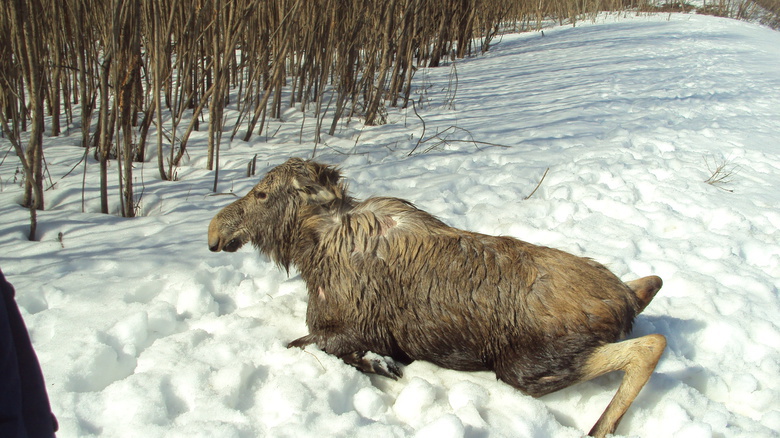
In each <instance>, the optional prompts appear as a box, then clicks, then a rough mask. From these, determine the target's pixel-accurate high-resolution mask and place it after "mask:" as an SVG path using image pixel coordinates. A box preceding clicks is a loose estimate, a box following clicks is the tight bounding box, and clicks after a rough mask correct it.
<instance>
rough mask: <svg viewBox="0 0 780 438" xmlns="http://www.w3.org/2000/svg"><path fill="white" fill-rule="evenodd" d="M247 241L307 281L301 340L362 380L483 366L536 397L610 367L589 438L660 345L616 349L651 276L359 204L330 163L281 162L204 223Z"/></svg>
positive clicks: (221, 246)
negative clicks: (412, 367)
mask: <svg viewBox="0 0 780 438" xmlns="http://www.w3.org/2000/svg"><path fill="white" fill-rule="evenodd" d="M248 242H251V243H252V244H253V245H254V246H255V247H256V248H258V249H259V250H260V251H261V252H263V253H265V254H266V255H268V256H269V257H270V258H271V259H272V260H273V261H275V262H276V263H277V264H278V265H279V266H280V267H284V268H285V269H287V270H289V267H290V265H293V266H295V267H296V268H297V269H298V271H299V273H300V275H301V277H302V278H303V279H304V281H305V283H306V287H307V290H308V307H307V314H306V323H307V326H308V328H309V332H310V333H309V334H308V335H306V336H303V337H301V338H299V339H296V340H294V341H292V342H290V343H289V345H288V346H289V347H301V348H303V347H305V346H306V345H309V344H316V346H318V347H319V348H321V349H322V350H323V351H325V352H327V353H329V354H332V355H335V356H337V357H339V358H341V359H342V360H343V361H344V362H346V363H347V364H350V365H352V366H354V367H356V368H358V369H359V370H361V371H363V372H366V373H375V374H379V375H383V376H387V377H390V378H394V379H397V378H399V377H401V368H400V365H399V363H400V364H409V363H410V362H412V361H414V360H418V359H419V360H425V361H429V362H432V363H434V364H436V365H438V366H441V367H444V368H450V369H454V370H462V371H480V370H491V371H493V372H495V374H496V377H497V378H498V379H500V380H502V381H504V382H506V383H508V384H509V385H512V386H513V387H515V388H517V389H519V390H520V391H522V392H523V393H525V394H528V395H530V396H533V397H539V396H542V395H544V394H548V393H550V392H553V391H557V390H560V389H562V388H565V387H568V386H571V385H573V384H575V383H578V382H583V381H587V380H590V379H593V378H596V377H598V376H601V375H603V374H606V373H609V372H611V371H619V370H622V371H624V375H623V379H622V382H621V384H620V386H619V388H618V389H617V392H616V394H615V396H614V397H613V399H612V401H611V402H610V403H609V405H608V406H607V407H606V409H605V411H604V413H603V414H602V415H601V417H600V418H599V419H598V421H597V422H596V423H595V425H594V426H593V428H592V429H591V430H590V432H589V435H591V436H594V437H604V436H605V435H607V434H609V433H613V432H614V431H615V428H616V427H617V425H618V423H619V422H620V419H621V417H622V416H623V414H625V412H626V410H627V409H628V408H629V406H630V405H631V403H632V402H633V401H634V399H635V398H636V396H637V394H638V393H639V391H640V390H641V389H642V387H643V386H644V385H645V383H646V382H647V381H648V379H649V378H650V375H651V374H652V372H653V370H654V369H655V367H656V364H657V363H658V360H659V359H660V357H661V354H662V353H663V351H664V349H665V347H666V338H665V337H664V336H663V335H661V334H650V335H646V336H642V337H639V338H635V339H629V340H622V339H623V338H624V337H625V336H626V335H628V334H629V333H630V332H631V329H632V325H633V321H634V318H635V317H636V316H637V315H638V314H639V313H640V312H642V311H643V310H644V309H645V307H646V306H647V305H648V304H649V303H650V301H651V300H652V299H653V297H654V296H655V295H656V293H657V292H658V290H659V289H660V288H661V285H662V281H661V279H660V278H659V277H657V276H649V277H644V278H640V279H637V280H633V281H628V282H626V283H624V282H622V281H621V280H620V279H618V278H617V277H616V276H615V275H614V274H613V273H612V272H610V271H609V270H608V269H607V268H606V267H604V266H603V265H601V264H599V263H597V262H595V261H593V260H591V259H588V258H582V257H578V256H575V255H572V254H569V253H566V252H563V251H560V250H557V249H553V248H548V247H543V246H537V245H533V244H530V243H527V242H524V241H521V240H518V239H515V238H512V237H505V236H490V235H485V234H479V233H474V232H469V231H464V230H460V229H456V228H453V227H450V226H448V225H446V224H444V223H443V222H442V221H440V220H439V219H437V218H435V217H434V216H432V215H431V214H429V213H426V212H425V211H422V210H420V209H418V208H416V207H415V206H414V205H413V204H412V203H411V202H409V201H406V200H402V199H398V198H390V197H372V198H369V199H366V200H364V201H358V200H356V199H354V198H352V197H351V196H350V195H349V194H348V193H347V185H346V183H345V182H344V181H343V180H342V177H341V174H340V171H339V170H338V169H336V168H335V167H332V166H328V165H325V164H321V163H317V162H314V161H311V160H303V159H300V158H290V159H289V160H288V161H286V162H285V163H283V164H281V165H279V166H277V167H275V168H273V169H271V170H270V171H268V172H267V174H266V175H265V177H264V178H263V179H262V180H261V181H260V182H259V183H258V184H257V185H256V186H255V187H254V188H252V189H251V190H250V192H249V193H248V194H247V195H246V196H244V197H243V198H241V199H238V200H236V201H235V202H233V203H232V204H230V205H228V206H226V207H225V208H224V209H222V210H221V211H220V212H219V213H218V214H217V215H216V216H215V217H214V218H213V219H212V220H211V223H210V224H209V228H208V245H209V249H210V250H211V251H214V252H218V251H229V252H233V251H236V250H238V249H239V248H240V247H241V246H242V245H244V244H246V243H248Z"/></svg>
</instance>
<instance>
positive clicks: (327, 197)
mask: <svg viewBox="0 0 780 438" xmlns="http://www.w3.org/2000/svg"><path fill="white" fill-rule="evenodd" d="M292 185H293V187H295V190H297V191H298V193H299V194H300V196H301V198H303V199H304V200H305V201H306V202H308V203H311V204H325V203H327V202H330V201H332V200H334V199H336V194H335V193H333V192H332V191H331V190H330V188H329V187H327V186H323V185H321V184H319V183H317V182H315V181H312V180H310V179H308V178H305V177H296V178H294V179H293V181H292Z"/></svg>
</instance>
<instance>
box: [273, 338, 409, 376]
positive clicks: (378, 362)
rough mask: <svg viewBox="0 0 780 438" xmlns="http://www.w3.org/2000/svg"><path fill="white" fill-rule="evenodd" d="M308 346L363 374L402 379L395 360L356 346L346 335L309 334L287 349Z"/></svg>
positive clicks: (291, 343)
mask: <svg viewBox="0 0 780 438" xmlns="http://www.w3.org/2000/svg"><path fill="white" fill-rule="evenodd" d="M309 344H316V345H317V346H318V347H320V348H321V349H322V350H323V351H324V352H326V353H328V354H332V355H334V356H336V357H338V358H339V359H341V360H343V361H344V362H345V363H346V364H349V365H352V366H353V367H355V368H357V369H359V370H360V371H362V372H364V373H370V374H378V375H380V376H384V377H389V378H391V379H393V380H398V379H399V378H400V377H403V372H402V371H401V368H400V366H399V365H398V363H397V362H396V361H395V360H393V359H392V358H390V357H387V356H381V355H379V354H377V353H374V352H372V351H369V350H366V349H365V347H363V348H361V347H359V346H357V345H356V344H357V343H356V342H354V340H353V339H351V338H349V337H347V336H346V335H338V334H333V333H329V334H327V335H315V334H310V335H306V336H303V337H301V338H298V339H296V340H294V341H292V342H290V343H289V344H287V348H291V347H298V348H304V347H306V346H307V345H309Z"/></svg>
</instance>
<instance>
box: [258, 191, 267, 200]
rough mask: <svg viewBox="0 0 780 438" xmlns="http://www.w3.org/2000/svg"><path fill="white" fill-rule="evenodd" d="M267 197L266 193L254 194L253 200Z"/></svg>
mask: <svg viewBox="0 0 780 438" xmlns="http://www.w3.org/2000/svg"><path fill="white" fill-rule="evenodd" d="M267 197H268V193H266V192H255V198H257V199H265V198H267Z"/></svg>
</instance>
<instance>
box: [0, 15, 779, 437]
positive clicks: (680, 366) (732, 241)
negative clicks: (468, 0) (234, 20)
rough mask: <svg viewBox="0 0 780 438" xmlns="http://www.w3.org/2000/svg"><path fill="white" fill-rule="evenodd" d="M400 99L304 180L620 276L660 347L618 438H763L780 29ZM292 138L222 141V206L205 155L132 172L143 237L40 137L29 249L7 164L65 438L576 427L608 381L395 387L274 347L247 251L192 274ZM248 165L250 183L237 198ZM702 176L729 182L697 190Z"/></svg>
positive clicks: (262, 278)
mask: <svg viewBox="0 0 780 438" xmlns="http://www.w3.org/2000/svg"><path fill="white" fill-rule="evenodd" d="M416 78H417V86H418V88H417V91H416V94H415V99H416V102H417V103H416V108H417V113H419V117H418V116H417V115H416V114H415V113H414V111H412V110H411V109H408V110H390V111H389V113H388V120H389V123H388V124H386V125H383V126H375V127H365V126H361V125H360V124H359V123H358V122H357V121H354V120H353V121H352V123H351V124H350V125H349V126H343V127H342V128H341V129H340V131H339V132H338V133H337V135H336V136H334V137H326V138H325V142H326V144H320V145H319V146H318V150H317V158H318V159H319V160H321V161H324V162H328V163H331V164H337V165H339V166H341V168H342V169H343V172H344V174H345V175H346V177H347V178H348V180H349V181H350V183H351V188H352V190H353V192H354V193H355V195H356V196H358V197H368V196H371V195H380V194H381V195H389V196H398V197H404V198H407V199H409V200H411V201H413V202H415V203H416V204H417V205H418V206H419V207H421V208H423V209H426V210H428V211H430V212H432V213H434V214H435V215H437V216H439V217H440V218H441V219H443V220H444V221H445V222H447V223H449V224H451V225H454V226H458V227H461V228H467V229H470V230H474V231H479V232H483V233H490V234H505V235H511V236H515V237H518V238H521V239H523V240H527V241H530V242H532V243H538V244H544V245H549V246H554V247H557V248H561V249H564V250H567V251H569V252H572V253H575V254H578V255H586V256H589V257H592V258H595V259H596V260H599V261H601V262H602V263H605V264H606V265H608V266H609V267H610V268H611V269H612V270H613V271H614V272H615V273H616V274H618V276H620V277H621V278H623V279H625V280H629V279H633V278H635V277H638V276H643V275H648V274H658V275H660V276H661V277H663V278H664V281H665V285H664V288H663V289H662V290H661V292H660V293H659V295H658V296H657V297H656V298H655V300H654V301H653V302H652V303H651V305H650V306H649V307H648V308H647V309H646V311H645V312H644V313H643V314H642V315H640V316H639V318H638V319H637V321H636V324H635V333H634V335H636V336H638V335H644V334H648V333H662V334H664V335H665V336H666V337H667V339H668V341H669V346H668V349H667V351H666V353H665V354H664V356H663V357H662V358H661V361H660V363H659V365H658V368H657V370H656V373H655V374H654V375H653V376H652V378H651V379H650V381H649V383H648V385H647V386H646V387H645V389H644V390H643V391H642V393H641V394H640V395H639V397H638V398H637V400H636V402H635V403H634V405H633V406H632V407H631V409H630V410H629V412H628V414H627V415H626V416H625V418H624V419H623V422H622V423H621V425H620V427H619V429H618V431H617V432H618V433H619V434H622V435H631V436H643V437H660V436H679V437H709V436H723V437H768V436H777V435H778V430H780V298H778V288H779V287H780V280H779V279H780V233H778V231H777V230H778V227H780V208H778V205H779V204H780V190H779V189H780V33H777V32H773V31H771V30H767V29H765V28H761V27H757V26H754V25H750V24H745V23H742V22H737V21H731V20H726V19H719V18H713V17H705V16H695V15H671V16H669V15H663V16H657V17H623V16H621V17H619V18H618V17H616V16H608V17H606V18H604V17H602V18H601V19H600V20H599V22H598V23H597V24H587V23H582V24H578V26H577V27H575V28H572V27H562V28H555V29H548V30H545V32H544V35H542V34H540V33H531V34H523V35H508V36H505V37H503V39H502V40H501V41H500V42H499V43H498V44H497V45H496V46H495V48H494V49H493V50H492V51H491V52H490V53H488V54H487V55H485V56H481V57H476V58H471V59H467V60H462V61H457V62H456V63H455V64H453V65H451V66H447V67H441V68H438V69H434V70H421V71H418V72H417V76H416ZM420 118H422V119H423V120H424V121H425V124H424V126H425V129H424V130H423V123H422V122H421V120H420ZM308 119H309V120H307V126H306V130H311V129H312V126H313V124H312V123H309V122H310V121H311V117H309V118H308ZM301 120H302V115H301V113H300V112H296V111H295V110H292V109H291V110H289V111H288V112H287V113H286V114H285V115H284V118H283V120H282V121H272V122H271V125H272V126H271V128H270V132H275V131H277V129H278V134H277V135H276V137H274V138H272V139H270V140H268V141H269V142H266V139H265V136H263V137H259V138H256V139H255V140H253V141H252V142H251V143H244V142H241V141H235V142H233V143H230V144H226V145H224V149H223V151H222V172H221V179H220V190H221V191H222V192H223V193H225V194H227V195H224V196H212V195H211V194H210V187H211V181H212V178H213V174H212V173H210V172H207V171H205V170H203V169H204V164H205V158H204V156H205V153H204V148H205V133H196V137H195V138H194V139H193V140H192V141H191V146H190V148H191V151H190V156H191V157H192V158H191V160H190V162H188V163H187V164H186V165H185V166H184V167H182V168H180V169H179V170H178V175H179V179H180V180H179V181H177V182H161V181H159V180H158V178H157V177H156V170H155V166H154V165H151V164H148V163H147V164H145V165H144V166H140V165H139V166H138V167H137V168H136V169H135V172H136V175H137V176H138V182H137V184H138V185H137V187H138V188H137V189H136V191H137V192H140V187H141V184H143V187H144V188H143V199H142V202H141V214H142V215H143V216H142V217H138V218H135V219H122V218H119V217H116V216H107V215H101V214H98V213H96V211H97V210H99V200H98V198H97V192H96V188H97V185H98V184H97V173H96V170H97V166H95V165H94V162H92V161H90V167H89V168H88V170H87V176H86V178H87V186H88V190H87V192H86V207H87V211H88V212H87V213H81V202H82V198H81V196H82V195H81V192H82V190H81V179H82V175H81V172H82V169H83V168H82V167H78V169H77V171H76V172H74V173H72V174H70V175H69V176H65V177H63V175H65V174H66V173H68V171H69V170H70V169H71V168H72V167H73V166H74V165H75V164H76V163H77V162H78V161H79V160H80V159H81V157H82V155H83V151H82V150H80V149H79V148H78V147H77V146H76V145H77V144H78V138H77V136H78V132H77V131H76V130H74V131H73V135H72V136H70V137H68V136H64V137H59V138H47V139H46V145H45V148H46V149H45V150H46V158H47V162H48V169H49V172H50V173H51V177H52V180H53V181H54V182H56V185H55V187H54V188H53V189H51V190H49V191H47V192H46V197H47V210H46V211H43V212H40V213H39V215H38V217H39V220H40V229H41V231H40V237H41V241H40V242H28V241H27V240H26V233H27V227H28V221H29V218H28V213H27V211H26V210H24V209H22V208H20V207H19V205H18V201H19V200H20V198H21V190H20V187H19V184H18V182H17V178H18V176H15V173H16V171H17V167H18V166H17V162H16V161H15V160H16V158H15V157H14V156H12V155H9V156H7V157H6V158H5V160H4V161H3V162H2V165H0V178H1V179H0V268H1V269H2V270H3V271H4V273H5V274H6V276H7V277H8V279H9V281H11V282H12V283H13V284H14V286H15V287H16V289H17V302H18V303H19V306H20V308H21V310H22V313H23V315H24V317H25V320H26V322H27V324H28V327H29V330H30V332H31V335H32V339H33V342H34V345H35V348H36V349H37V352H38V355H39V358H40V360H41V363H42V367H43V371H44V374H45V376H46V380H47V383H48V385H49V394H50V398H51V400H52V405H53V409H54V410H55V413H56V415H57V417H58V419H59V421H60V426H61V432H60V436H63V437H82V436H105V437H139V436H144V437H158V436H172V437H177V436H181V437H193V436H203V437H255V436H272V437H281V436H285V437H309V436H343V437H347V436H349V437H352V436H375V437H396V436H397V437H401V436H413V435H414V436H420V437H424V436H431V437H503V436H506V437H518V436H520V437H579V436H581V435H582V433H583V431H587V430H588V429H589V428H590V426H591V425H592V424H593V423H594V422H595V421H596V419H597V418H598V416H599V415H600V413H601V412H602V411H603V409H604V407H605V406H606V405H607V403H608V402H609V400H610V399H611V397H612V395H613V394H614V391H615V390H616V388H617V385H618V383H619V380H620V376H619V375H617V374H615V375H607V376H604V377H601V378H599V379H596V380H593V381H591V382H586V383H583V384H579V385H576V386H574V387H571V388H568V389H565V390H563V391H560V392H558V393H554V394H551V395H548V396H545V397H542V398H541V399H534V398H531V397H528V396H525V395H523V394H521V393H520V392H518V391H516V390H514V389H512V388H511V387H509V386H508V385H505V384H503V383H501V382H498V381H496V380H495V376H494V375H493V374H491V373H464V372H455V371H451V370H444V369H440V368H437V367H435V366H433V365H431V364H428V363H424V362H416V363H413V364H412V365H410V366H408V367H406V368H405V369H404V373H405V376H404V378H403V379H401V380H399V381H397V382H394V381H390V380H388V379H385V378H381V377H376V376H371V377H369V376H366V375H363V374H361V373H359V372H357V371H356V370H354V369H352V368H351V367H349V366H347V365H344V364H343V363H342V362H341V361H339V360H338V359H336V358H333V357H331V356H328V355H326V354H324V353H322V352H321V351H319V350H317V349H316V348H311V347H310V348H307V349H306V350H305V351H302V350H299V349H289V350H288V349H287V348H285V345H286V343H287V342H289V341H291V340H293V339H295V338H297V337H299V336H302V335H303V334H305V333H306V326H305V324H304V313H305V309H306V293H305V289H304V285H303V282H302V281H301V279H300V278H299V277H298V276H297V275H296V274H295V272H291V273H290V275H289V276H288V275H287V274H286V273H285V272H283V271H280V270H278V269H277V268H276V267H275V266H274V265H273V264H271V263H269V262H267V261H265V260H263V259H261V258H260V257H258V255H257V254H256V253H255V252H254V251H253V250H252V249H251V248H250V247H246V248H244V249H242V250H241V251H239V252H238V253H235V254H225V253H219V254H213V253H210V252H209V251H208V248H207V245H206V228H207V226H208V222H209V220H210V218H211V217H212V216H213V215H214V214H215V213H216V212H217V211H218V210H219V209H220V208H221V207H223V206H225V205H226V204H227V203H229V202H231V201H232V200H234V199H235V198H234V197H233V196H231V195H230V193H235V194H238V195H243V194H244V193H245V192H246V191H247V190H248V189H249V188H250V187H251V186H252V185H254V183H256V181H257V180H258V179H259V177H261V176H262V174H263V173H264V172H265V170H266V168H267V167H268V166H273V165H276V164H279V163H281V162H283V161H284V160H285V159H286V158H287V157H289V156H293V155H297V156H304V157H308V156H310V155H311V152H312V144H310V143H306V144H300V143H298V138H299V134H300V132H299V131H300V124H301ZM437 133H440V134H439V135H436V134H437ZM152 135H153V133H152ZM303 138H306V135H305V134H304V136H303ZM421 138H422V140H425V141H422V142H420V144H419V145H418V141H419V140H421ZM471 139H473V140H476V141H477V142H480V143H476V142H470V141H469V140H471ZM443 140H448V141H443ZM226 142H227V141H226ZM0 145H1V146H2V148H3V149H4V150H6V149H7V148H9V145H8V144H7V142H6V141H5V140H0ZM497 145H502V146H506V147H501V146H497ZM415 146H417V150H416V152H415V154H413V155H412V156H407V154H408V153H409V152H410V151H411V150H412V149H413V148H414V147H415ZM254 154H258V168H259V172H258V173H259V175H258V176H257V177H252V178H246V177H245V175H244V173H245V169H246V163H247V162H248V161H249V160H250V159H251V157H252V156H254ZM151 158H152V160H154V157H151ZM152 162H154V161H152ZM719 165H724V166H725V167H724V170H725V171H727V172H731V173H732V175H731V176H730V178H729V179H730V181H728V182H726V183H723V184H716V185H711V184H707V183H705V182H704V180H706V179H708V178H709V177H710V176H711V175H712V174H713V171H714V170H715V168H716V167H718V166H719ZM547 168H549V172H548V174H547V176H546V177H545V179H544V181H543V182H542V184H541V186H540V187H539V189H538V190H537V191H536V192H535V193H534V194H533V196H531V197H530V198H529V199H525V198H526V197H527V196H528V195H529V194H530V193H531V191H532V190H533V189H534V187H535V186H536V184H537V183H538V182H539V180H540V179H541V178H542V175H543V174H544V172H545V170H546V169H547ZM117 192H118V191H117V190H116V189H113V191H112V196H113V198H112V202H118V200H117V199H116V193H117Z"/></svg>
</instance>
